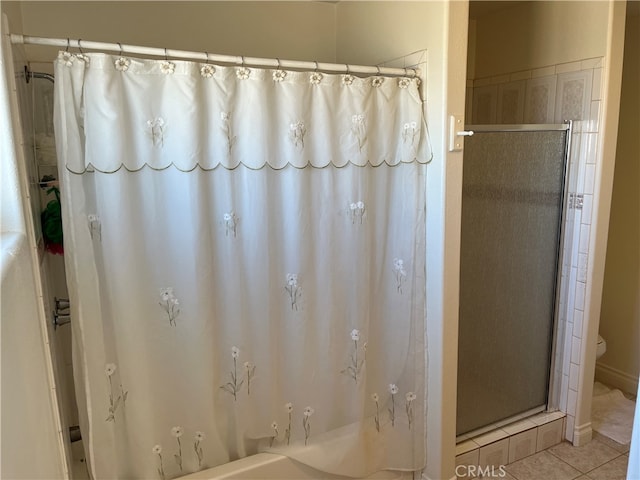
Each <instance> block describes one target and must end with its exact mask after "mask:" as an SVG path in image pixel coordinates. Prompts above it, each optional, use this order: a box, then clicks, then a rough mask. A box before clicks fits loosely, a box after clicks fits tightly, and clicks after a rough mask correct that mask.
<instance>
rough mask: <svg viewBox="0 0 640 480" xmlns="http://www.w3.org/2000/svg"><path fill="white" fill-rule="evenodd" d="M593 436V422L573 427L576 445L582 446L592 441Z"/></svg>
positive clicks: (574, 443)
mask: <svg viewBox="0 0 640 480" xmlns="http://www.w3.org/2000/svg"><path fill="white" fill-rule="evenodd" d="M592 437H593V430H592V429H591V422H587V423H584V424H582V425H580V426H578V427H574V429H573V445H574V446H575V447H581V446H582V445H586V444H587V443H589V442H590V441H591V438H592Z"/></svg>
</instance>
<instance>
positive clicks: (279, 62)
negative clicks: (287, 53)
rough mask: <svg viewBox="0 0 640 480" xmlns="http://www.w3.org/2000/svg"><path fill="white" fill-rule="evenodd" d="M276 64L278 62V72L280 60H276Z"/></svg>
mask: <svg viewBox="0 0 640 480" xmlns="http://www.w3.org/2000/svg"><path fill="white" fill-rule="evenodd" d="M276 62H278V70H280V59H279V58H276Z"/></svg>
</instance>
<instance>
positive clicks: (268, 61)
mask: <svg viewBox="0 0 640 480" xmlns="http://www.w3.org/2000/svg"><path fill="white" fill-rule="evenodd" d="M11 43H22V44H28V45H47V46H54V47H60V48H65V49H69V48H77V49H78V50H80V51H82V50H84V49H87V50H105V51H111V52H119V53H120V54H125V53H128V54H132V53H133V54H137V55H151V56H155V57H167V58H168V57H171V58H182V59H191V60H201V61H203V62H208V61H213V62H220V63H234V64H237V65H244V66H253V67H276V68H294V69H300V70H322V71H324V72H336V73H361V74H378V75H388V76H408V77H417V76H419V75H420V70H419V69H417V68H389V67H377V66H364V65H348V64H344V63H343V64H339V63H323V62H322V63H321V62H302V61H297V60H279V59H277V58H258V57H242V56H233V55H219V54H213V53H207V52H191V51H187V50H169V49H166V48H154V47H143V46H138V45H123V44H120V43H104V42H91V41H85V40H82V39H79V40H74V39H68V38H44V37H33V36H30V35H18V34H11Z"/></svg>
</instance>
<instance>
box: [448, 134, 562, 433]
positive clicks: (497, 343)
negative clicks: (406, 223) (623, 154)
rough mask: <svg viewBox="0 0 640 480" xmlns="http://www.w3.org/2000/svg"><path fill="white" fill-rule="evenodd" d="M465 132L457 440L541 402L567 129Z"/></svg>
mask: <svg viewBox="0 0 640 480" xmlns="http://www.w3.org/2000/svg"><path fill="white" fill-rule="evenodd" d="M505 127H506V126H500V128H501V129H502V130H501V131H498V130H497V128H498V127H493V128H492V127H487V126H478V127H469V129H471V130H474V132H475V135H474V136H472V137H468V138H467V139H466V140H465V155H464V171H463V189H462V241H461V258H460V261H461V268H460V325H459V344H458V406H457V435H462V434H464V433H468V432H471V431H475V430H478V429H481V428H483V427H486V426H488V425H492V424H495V423H499V422H503V421H505V420H506V419H509V418H512V417H514V416H517V415H519V414H522V413H525V412H531V411H533V410H535V409H536V408H539V409H540V410H542V409H543V408H544V406H545V405H546V403H547V395H548V388H549V372H550V362H551V347H552V339H553V326H554V314H555V296H556V279H557V272H558V257H559V251H560V225H561V220H562V208H563V192H564V183H565V174H566V150H567V146H566V142H567V135H568V134H567V129H568V126H567V125H554V126H543V125H528V126H525V125H523V126H514V127H510V128H509V129H507V130H506V131H505Z"/></svg>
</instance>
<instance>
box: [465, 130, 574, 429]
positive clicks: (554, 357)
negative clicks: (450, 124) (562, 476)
mask: <svg viewBox="0 0 640 480" xmlns="http://www.w3.org/2000/svg"><path fill="white" fill-rule="evenodd" d="M464 130H465V131H466V132H468V136H472V135H474V134H476V133H489V132H540V131H566V137H565V152H564V176H563V179H562V189H561V191H562V194H561V199H560V204H561V208H562V210H561V214H560V218H559V228H558V239H557V242H558V243H557V244H558V256H557V258H556V268H555V272H556V273H555V289H554V298H553V305H554V310H553V318H552V332H551V348H550V349H549V355H550V359H549V360H550V361H549V383H548V391H547V403H546V407H544V408H536V409H532V410H530V411H527V412H524V413H521V414H518V415H515V416H512V417H509V418H507V419H504V420H501V421H498V422H495V423H493V424H491V425H489V426H486V427H482V428H479V429H477V430H474V431H472V432H467V433H464V434H461V435H458V436H457V437H456V440H457V441H462V440H465V439H468V438H471V437H473V436H476V435H480V434H482V433H486V432H488V431H491V430H493V429H495V428H500V427H501V426H504V425H507V424H509V423H512V422H515V421H518V420H521V419H524V418H526V417H528V416H531V415H534V414H535V413H538V412H540V411H545V412H553V411H558V410H559V409H560V400H559V396H560V393H561V388H562V387H561V381H562V358H563V353H564V338H565V337H564V333H565V332H564V331H562V332H561V331H560V322H559V316H560V313H561V312H560V299H561V291H562V287H563V286H564V285H563V281H562V268H563V265H564V260H565V258H566V257H567V256H568V257H569V258H571V254H572V251H571V243H569V245H568V248H565V241H566V239H567V235H569V234H572V233H573V231H572V232H567V228H566V226H567V215H568V211H569V199H570V190H571V185H570V181H569V180H570V173H571V171H570V168H571V160H570V159H571V140H572V133H573V122H572V121H571V120H566V121H565V122H564V123H561V124H555V123H549V124H504V125H474V124H470V125H465V127H464ZM566 281H568V279H567V280H566ZM558 363H560V371H559V372H558V373H556V372H557V369H556V367H558Z"/></svg>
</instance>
